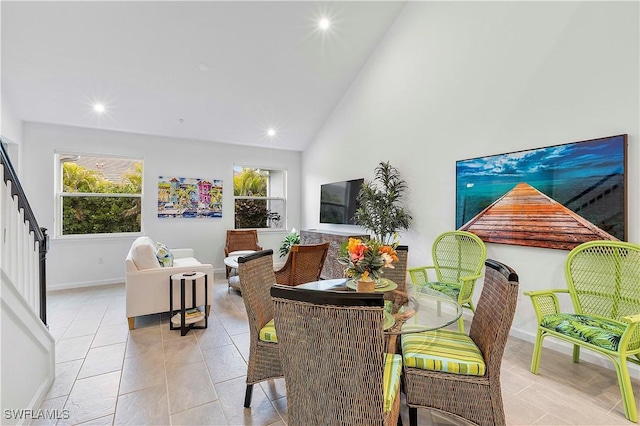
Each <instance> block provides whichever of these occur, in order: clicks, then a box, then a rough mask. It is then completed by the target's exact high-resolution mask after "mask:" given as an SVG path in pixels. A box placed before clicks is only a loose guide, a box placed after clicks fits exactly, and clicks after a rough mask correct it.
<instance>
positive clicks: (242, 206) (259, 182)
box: [233, 166, 286, 229]
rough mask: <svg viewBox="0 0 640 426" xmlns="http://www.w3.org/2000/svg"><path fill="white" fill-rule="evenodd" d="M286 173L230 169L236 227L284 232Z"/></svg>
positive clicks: (242, 168)
mask: <svg viewBox="0 0 640 426" xmlns="http://www.w3.org/2000/svg"><path fill="white" fill-rule="evenodd" d="M284 194H285V172H284V171H281V170H264V169H258V168H252V167H242V166H236V167H234V170H233V195H234V209H235V211H234V218H235V228H236V229H243V228H272V229H283V228H284V227H285V225H286V217H285V216H286V215H285V213H286V209H285V205H286V199H285V196H284Z"/></svg>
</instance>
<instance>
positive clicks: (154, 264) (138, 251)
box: [131, 237, 160, 270]
mask: <svg viewBox="0 0 640 426" xmlns="http://www.w3.org/2000/svg"><path fill="white" fill-rule="evenodd" d="M131 258H132V259H133V263H135V264H136V267H137V268H138V270H143V269H158V268H160V262H158V258H157V257H156V246H155V244H154V243H153V241H152V240H151V238H149V237H138V238H136V240H135V241H134V242H133V244H132V245H131Z"/></svg>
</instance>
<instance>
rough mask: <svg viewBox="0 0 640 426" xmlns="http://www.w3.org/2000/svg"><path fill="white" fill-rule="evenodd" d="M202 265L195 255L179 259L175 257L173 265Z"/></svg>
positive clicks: (179, 266) (178, 266)
mask: <svg viewBox="0 0 640 426" xmlns="http://www.w3.org/2000/svg"><path fill="white" fill-rule="evenodd" d="M198 265H202V263H200V261H198V259H196V258H195V257H181V258H179V259H173V266H174V267H177V268H181V267H183V266H198Z"/></svg>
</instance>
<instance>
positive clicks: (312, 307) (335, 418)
mask: <svg viewBox="0 0 640 426" xmlns="http://www.w3.org/2000/svg"><path fill="white" fill-rule="evenodd" d="M271 295H272V297H273V302H274V308H273V312H274V319H275V325H276V328H277V330H278V344H279V345H280V349H281V351H280V356H281V359H282V368H283V370H284V377H285V382H286V386H287V413H288V424H289V425H292V426H297V425H301V426H307V425H380V424H384V425H394V426H395V425H396V424H397V423H398V415H399V412H400V373H401V370H402V357H401V355H396V354H385V353H384V336H383V330H382V323H383V315H384V308H383V306H384V303H383V297H382V294H380V293H356V292H345V291H318V290H307V289H300V288H297V287H289V286H281V285H275V286H273V287H272V288H271Z"/></svg>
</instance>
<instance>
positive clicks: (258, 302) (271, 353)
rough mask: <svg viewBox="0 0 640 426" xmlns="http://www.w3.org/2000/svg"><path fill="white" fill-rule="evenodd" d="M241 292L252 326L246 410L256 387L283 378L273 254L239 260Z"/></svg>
mask: <svg viewBox="0 0 640 426" xmlns="http://www.w3.org/2000/svg"><path fill="white" fill-rule="evenodd" d="M238 273H239V274H240V289H241V291H242V298H243V300H244V306H245V308H246V310H247V317H248V322H249V362H248V363H247V364H248V365H247V389H246V392H245V397H244V406H245V407H249V406H250V405H251V396H252V393H253V385H254V384H256V383H258V382H262V381H264V380H269V379H276V378H280V377H282V376H283V374H282V366H281V364H280V349H279V346H278V343H277V342H278V339H277V337H276V334H275V329H274V326H273V302H272V300H271V295H270V294H269V289H270V288H271V286H272V285H273V284H275V282H276V279H275V275H274V272H273V250H263V251H259V252H257V253H253V254H250V255H247V256H243V257H240V258H238Z"/></svg>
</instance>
